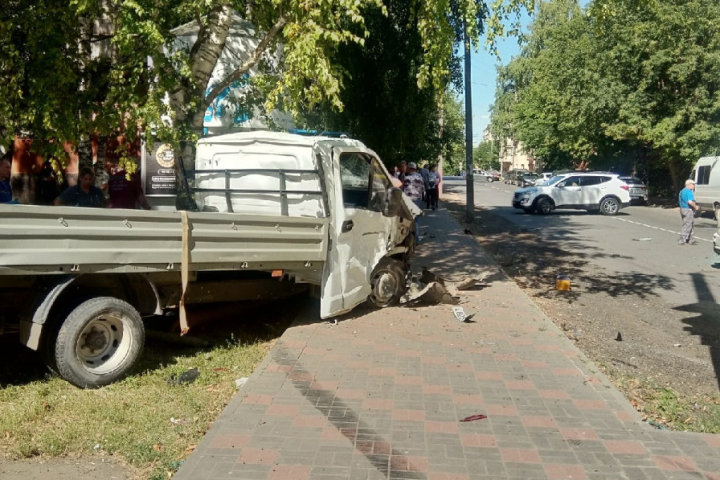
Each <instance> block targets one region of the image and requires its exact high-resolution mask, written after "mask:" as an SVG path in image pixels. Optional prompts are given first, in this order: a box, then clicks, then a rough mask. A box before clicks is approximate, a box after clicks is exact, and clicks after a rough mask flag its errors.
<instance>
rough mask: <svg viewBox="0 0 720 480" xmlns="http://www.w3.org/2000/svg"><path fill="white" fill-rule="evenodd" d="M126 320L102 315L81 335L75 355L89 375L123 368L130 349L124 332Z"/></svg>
mask: <svg viewBox="0 0 720 480" xmlns="http://www.w3.org/2000/svg"><path fill="white" fill-rule="evenodd" d="M128 321H129V319H127V318H125V316H124V315H123V314H122V313H121V312H103V313H100V314H98V315H96V316H95V317H93V318H92V320H90V321H89V322H88V324H87V325H86V326H85V328H84V329H83V331H82V332H80V335H79V336H78V340H77V343H76V344H75V352H76V354H77V357H78V359H79V360H80V363H81V364H82V365H83V367H85V369H86V370H87V371H88V372H90V373H92V374H95V375H105V374H108V373H110V372H112V371H114V370H115V369H117V368H118V367H120V366H121V365H122V363H123V360H124V359H125V357H126V356H127V354H128V352H129V351H130V347H131V346H132V336H131V335H129V334H127V332H126V329H125V324H126V323H127V322H128Z"/></svg>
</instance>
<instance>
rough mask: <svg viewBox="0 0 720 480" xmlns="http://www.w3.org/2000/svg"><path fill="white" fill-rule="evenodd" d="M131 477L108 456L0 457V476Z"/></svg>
mask: <svg viewBox="0 0 720 480" xmlns="http://www.w3.org/2000/svg"><path fill="white" fill-rule="evenodd" d="M77 478H82V479H83V480H130V479H131V478H134V477H133V474H132V473H130V470H129V469H128V468H127V467H125V466H123V465H121V464H120V462H118V461H117V460H114V459H108V458H90V459H76V460H69V459H56V458H54V459H46V460H40V459H35V460H20V461H14V462H10V461H0V480H21V479H22V480H56V479H67V480H74V479H77Z"/></svg>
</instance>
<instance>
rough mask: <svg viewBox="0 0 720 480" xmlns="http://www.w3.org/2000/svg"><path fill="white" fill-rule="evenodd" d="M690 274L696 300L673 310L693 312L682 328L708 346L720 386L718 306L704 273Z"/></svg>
mask: <svg viewBox="0 0 720 480" xmlns="http://www.w3.org/2000/svg"><path fill="white" fill-rule="evenodd" d="M690 276H691V277H692V281H693V285H694V287H695V293H696V295H697V299H698V302H697V303H690V304H687V305H682V306H680V307H676V308H675V310H678V311H681V312H688V313H692V314H694V315H693V316H691V317H688V318H686V319H684V320H683V321H682V322H683V323H684V324H685V325H686V327H684V328H683V330H685V331H686V332H688V333H690V334H692V335H697V336H699V337H700V342H701V344H702V345H706V346H707V347H708V348H709V350H710V356H711V358H712V364H713V368H714V369H715V377H716V378H717V380H718V386H720V306H718V304H717V302H716V300H715V297H714V296H713V294H712V292H711V291H710V289H709V288H708V285H707V281H706V279H705V275H704V274H702V273H693V274H691V275H690Z"/></svg>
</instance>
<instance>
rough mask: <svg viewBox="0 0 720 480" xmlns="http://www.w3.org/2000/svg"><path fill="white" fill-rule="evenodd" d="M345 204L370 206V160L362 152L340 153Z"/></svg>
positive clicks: (353, 206) (356, 206) (348, 205)
mask: <svg viewBox="0 0 720 480" xmlns="http://www.w3.org/2000/svg"><path fill="white" fill-rule="evenodd" d="M340 179H341V181H342V195H343V205H345V207H349V208H368V201H369V199H370V161H369V159H368V158H367V157H366V156H365V155H363V154H361V153H343V154H342V155H340Z"/></svg>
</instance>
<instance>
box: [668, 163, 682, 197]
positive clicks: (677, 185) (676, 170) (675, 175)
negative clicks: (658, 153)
mask: <svg viewBox="0 0 720 480" xmlns="http://www.w3.org/2000/svg"><path fill="white" fill-rule="evenodd" d="M680 164H681V162H680V161H679V160H678V159H677V158H674V157H673V158H671V159H670V160H669V161H668V170H670V178H671V179H672V184H673V189H674V190H675V191H676V192H679V191H680V190H682V189H683V188H684V187H685V179H683V178H682V172H681V170H682V167H681V165H680Z"/></svg>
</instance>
